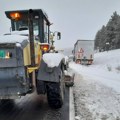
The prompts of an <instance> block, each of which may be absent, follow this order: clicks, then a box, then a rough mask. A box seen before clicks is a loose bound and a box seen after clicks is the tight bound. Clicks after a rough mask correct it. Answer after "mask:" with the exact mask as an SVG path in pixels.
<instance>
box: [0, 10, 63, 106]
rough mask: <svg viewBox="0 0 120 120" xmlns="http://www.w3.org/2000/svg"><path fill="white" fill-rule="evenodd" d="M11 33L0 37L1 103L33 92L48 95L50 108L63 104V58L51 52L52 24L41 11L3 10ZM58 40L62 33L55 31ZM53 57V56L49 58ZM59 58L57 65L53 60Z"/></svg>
mask: <svg viewBox="0 0 120 120" xmlns="http://www.w3.org/2000/svg"><path fill="white" fill-rule="evenodd" d="M5 14H6V16H7V18H9V20H10V21H11V31H10V33H6V34H4V35H1V36H0V100H1V102H5V101H7V100H15V99H19V98H21V97H22V96H25V95H27V94H32V93H33V92H34V91H35V92H37V94H38V95H40V94H44V95H47V100H48V104H49V105H50V107H52V108H61V107H62V105H63V101H64V93H65V87H64V68H65V67H64V66H65V62H64V61H65V60H64V56H62V55H61V54H59V53H57V52H54V53H51V52H50V51H55V50H53V49H54V47H53V46H52V44H51V40H50V35H51V32H50V26H51V23H50V21H49V19H48V15H47V14H46V13H45V12H44V11H43V10H42V9H28V10H12V11H5ZM57 38H58V39H61V33H60V32H57ZM51 56H52V57H51ZM54 58H59V59H58V60H57V63H56V61H55V60H56V59H54Z"/></svg>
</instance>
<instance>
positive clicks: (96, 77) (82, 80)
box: [69, 49, 120, 120]
mask: <svg viewBox="0 0 120 120" xmlns="http://www.w3.org/2000/svg"><path fill="white" fill-rule="evenodd" d="M69 67H70V69H72V70H73V71H74V72H75V79H74V80H75V81H74V82H75V84H74V86H73V95H74V104H75V118H76V120H120V49H117V50H112V51H108V52H100V53H96V54H95V55H94V62H93V64H92V65H89V66H85V65H80V64H76V63H74V62H70V63H69Z"/></svg>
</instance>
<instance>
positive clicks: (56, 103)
mask: <svg viewBox="0 0 120 120" xmlns="http://www.w3.org/2000/svg"><path fill="white" fill-rule="evenodd" d="M47 100H48V104H49V106H50V107H51V108H54V109H58V108H61V107H62V105H63V100H64V86H63V85H62V84H61V83H49V84H48V85H47Z"/></svg>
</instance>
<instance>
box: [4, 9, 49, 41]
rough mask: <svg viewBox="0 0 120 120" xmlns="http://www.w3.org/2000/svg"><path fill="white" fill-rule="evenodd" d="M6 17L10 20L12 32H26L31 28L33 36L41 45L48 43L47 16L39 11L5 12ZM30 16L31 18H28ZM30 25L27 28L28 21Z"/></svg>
mask: <svg viewBox="0 0 120 120" xmlns="http://www.w3.org/2000/svg"><path fill="white" fill-rule="evenodd" d="M5 14H6V16H7V17H8V18H9V19H10V20H11V29H12V31H27V30H29V29H30V27H32V30H33V34H34V35H35V36H36V37H37V40H38V41H40V42H41V43H49V42H50V41H49V36H50V35H49V34H50V32H49V31H50V25H51V24H50V22H49V20H48V16H47V14H46V13H45V12H43V10H41V9H33V10H31V9H30V10H17V11H6V12H5ZM30 15H31V16H30ZM30 17H31V20H32V25H31V26H29V20H30Z"/></svg>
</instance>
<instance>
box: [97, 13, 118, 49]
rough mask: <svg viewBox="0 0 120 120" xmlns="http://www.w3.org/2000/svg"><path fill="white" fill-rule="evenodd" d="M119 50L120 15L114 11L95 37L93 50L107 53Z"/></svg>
mask: <svg viewBox="0 0 120 120" xmlns="http://www.w3.org/2000/svg"><path fill="white" fill-rule="evenodd" d="M119 48H120V15H118V14H117V12H116V11H115V12H114V13H113V15H112V16H111V18H110V19H109V21H108V23H107V24H106V25H103V26H102V28H101V29H100V30H98V32H97V33H96V36H95V49H97V50H99V51H108V50H113V49H119Z"/></svg>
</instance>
